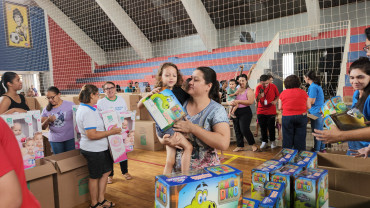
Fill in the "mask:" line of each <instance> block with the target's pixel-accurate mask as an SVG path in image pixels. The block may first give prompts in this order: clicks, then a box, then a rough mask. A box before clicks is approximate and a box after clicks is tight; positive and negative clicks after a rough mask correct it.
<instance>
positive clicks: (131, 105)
mask: <svg viewBox="0 0 370 208" xmlns="http://www.w3.org/2000/svg"><path fill="white" fill-rule="evenodd" d="M117 96H121V97H123V99H125V101H126V105H127V108H128V110H130V111H133V110H136V111H137V113H138V112H139V110H138V109H137V104H138V103H139V101H140V99H141V95H140V94H132V93H117Z"/></svg>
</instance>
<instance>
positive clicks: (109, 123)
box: [101, 109, 128, 163]
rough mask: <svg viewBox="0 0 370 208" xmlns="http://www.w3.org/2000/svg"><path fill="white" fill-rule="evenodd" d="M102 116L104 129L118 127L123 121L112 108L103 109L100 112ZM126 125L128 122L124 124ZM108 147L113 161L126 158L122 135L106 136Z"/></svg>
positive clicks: (116, 161)
mask: <svg viewBox="0 0 370 208" xmlns="http://www.w3.org/2000/svg"><path fill="white" fill-rule="evenodd" d="M101 115H102V117H103V121H104V125H105V129H106V130H110V129H111V128H113V127H115V126H116V127H118V128H120V127H121V125H122V126H123V123H122V122H121V120H120V119H119V118H118V115H117V112H116V111H115V110H113V109H109V110H105V111H102V112H101ZM126 125H128V124H126ZM108 142H109V149H110V153H111V155H112V159H113V162H114V163H118V162H121V161H124V160H127V154H126V147H125V144H124V143H123V135H111V136H108Z"/></svg>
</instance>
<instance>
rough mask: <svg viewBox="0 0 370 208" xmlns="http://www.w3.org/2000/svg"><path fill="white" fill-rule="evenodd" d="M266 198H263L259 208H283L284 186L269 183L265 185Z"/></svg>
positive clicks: (282, 184) (277, 183)
mask: <svg viewBox="0 0 370 208" xmlns="http://www.w3.org/2000/svg"><path fill="white" fill-rule="evenodd" d="M265 190H266V194H267V197H265V198H264V199H263V200H262V201H261V203H260V207H266V208H284V207H285V205H284V195H285V184H284V183H279V182H272V181H269V182H267V183H266V184H265Z"/></svg>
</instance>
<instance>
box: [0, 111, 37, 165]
mask: <svg viewBox="0 0 370 208" xmlns="http://www.w3.org/2000/svg"><path fill="white" fill-rule="evenodd" d="M1 117H2V118H3V119H4V120H5V121H6V123H7V124H8V125H9V127H10V128H11V129H12V130H13V132H14V135H15V137H16V139H17V141H18V144H19V148H20V149H21V153H22V157H23V164H24V169H28V168H32V167H34V166H35V165H36V163H35V160H36V159H38V158H43V157H44V143H43V137H42V129H41V115H40V111H37V110H36V111H28V112H27V113H19V114H11V115H1Z"/></svg>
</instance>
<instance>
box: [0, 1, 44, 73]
mask: <svg viewBox="0 0 370 208" xmlns="http://www.w3.org/2000/svg"><path fill="white" fill-rule="evenodd" d="M29 15H30V25H31V27H30V32H31V37H32V48H17V47H8V46H7V44H6V40H7V39H6V35H7V34H6V30H5V16H4V1H1V3H0V28H1V29H0V70H1V71H46V70H49V60H48V51H47V42H46V32H45V20H44V12H43V10H42V9H40V8H38V7H29Z"/></svg>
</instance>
